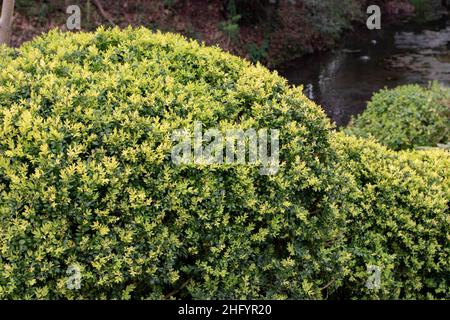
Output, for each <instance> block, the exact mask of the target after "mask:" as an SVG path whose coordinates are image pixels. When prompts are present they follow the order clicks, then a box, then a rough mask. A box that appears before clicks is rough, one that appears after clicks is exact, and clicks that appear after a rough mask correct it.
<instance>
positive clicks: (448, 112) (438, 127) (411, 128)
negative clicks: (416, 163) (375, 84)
mask: <svg viewBox="0 0 450 320" xmlns="http://www.w3.org/2000/svg"><path fill="white" fill-rule="evenodd" d="M345 131H346V132H347V133H349V134H352V135H356V136H359V137H369V136H373V137H374V138H375V139H377V140H378V141H379V142H380V143H382V144H384V145H386V146H388V147H390V148H392V149H394V150H403V149H408V148H414V147H418V146H435V145H436V144H438V143H446V142H448V141H449V140H450V137H449V136H450V89H449V88H445V87H442V86H440V85H439V84H437V83H432V84H430V86H428V87H421V86H419V85H406V86H400V87H397V88H395V89H384V90H381V91H380V92H378V93H376V94H375V95H374V96H373V97H372V99H371V101H370V102H369V103H368V105H367V109H366V110H365V111H364V112H363V113H362V114H361V115H360V116H358V117H356V118H353V119H352V121H351V123H350V125H349V126H348V128H347V129H346V130H345Z"/></svg>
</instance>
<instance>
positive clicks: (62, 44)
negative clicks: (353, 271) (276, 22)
mask: <svg viewBox="0 0 450 320" xmlns="http://www.w3.org/2000/svg"><path fill="white" fill-rule="evenodd" d="M8 56H9V57H10V60H9V61H8V63H5V64H4V65H3V68H0V298H31V299H44V298H45V299H57V298H69V299H72V298H78V299H83V298H124V299H126V298H133V299H140V298H151V299H159V298H164V297H165V298H322V297H323V295H322V293H323V292H325V288H327V290H332V289H333V288H335V287H337V286H338V285H339V283H340V280H341V279H342V276H343V275H344V274H345V271H344V270H341V268H340V267H339V266H343V265H345V263H346V261H347V260H348V257H347V254H346V252H345V251H343V250H342V246H341V241H340V240H339V239H341V238H342V233H343V230H344V229H343V227H342V223H343V217H342V211H340V210H339V208H337V207H336V206H335V205H334V203H335V201H337V200H339V199H340V197H343V195H341V194H339V191H340V190H338V188H337V183H336V181H338V177H337V176H336V174H335V173H334V172H333V170H330V168H331V167H330V161H331V160H330V159H331V158H330V157H329V150H331V149H330V145H329V131H330V124H329V121H328V119H327V118H326V117H325V115H324V113H323V111H322V110H321V109H320V108H319V107H317V106H316V105H314V103H312V102H311V101H309V100H308V99H307V98H306V97H305V96H304V95H303V94H302V93H301V88H290V87H289V86H288V85H287V83H286V80H284V79H283V78H281V77H279V76H277V75H276V74H275V73H271V72H270V71H268V70H267V69H265V68H264V67H261V66H259V65H256V66H255V65H251V64H250V63H249V62H246V61H244V60H241V59H239V58H237V57H233V56H231V55H229V54H226V53H224V52H222V51H220V50H219V49H217V48H211V47H205V46H203V45H199V44H198V43H196V42H193V41H186V40H185V39H184V38H182V37H181V36H177V35H172V34H161V33H152V32H150V31H148V30H146V29H144V28H141V29H130V28H129V29H126V30H122V31H121V30H119V29H112V30H104V29H99V30H98V31H97V32H95V33H76V34H74V33H60V32H57V31H52V32H50V33H49V34H46V35H44V36H42V37H39V38H37V39H35V40H33V41H32V42H29V43H26V44H24V45H23V46H22V47H21V48H20V49H18V50H17V51H16V52H15V53H14V57H12V56H11V55H10V53H8ZM194 121H201V122H202V123H203V124H204V125H205V127H209V128H213V127H214V128H219V129H220V130H224V129H227V128H243V129H246V128H254V129H256V130H258V129H260V128H270V129H279V130H280V146H281V149H280V162H281V164H280V170H279V172H278V174H277V175H273V176H264V175H260V174H259V168H258V167H255V166H235V165H220V166H197V165H183V166H176V165H174V164H173V163H172V161H171V159H170V151H171V148H172V146H173V143H172V141H171V134H172V132H173V130H175V129H180V128H191V127H192V123H193V122H194ZM341 200H342V199H341ZM336 239H337V240H336ZM71 265H76V266H77V267H78V268H80V270H81V275H82V278H81V287H80V288H79V289H78V290H76V289H69V288H68V287H67V278H68V274H67V271H68V268H69V267H70V266H71Z"/></svg>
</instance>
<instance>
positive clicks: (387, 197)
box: [333, 134, 450, 299]
mask: <svg viewBox="0 0 450 320" xmlns="http://www.w3.org/2000/svg"><path fill="white" fill-rule="evenodd" d="M333 146H334V149H335V150H336V153H337V156H338V159H339V161H338V167H337V169H336V171H337V172H341V176H342V180H343V187H342V192H343V193H345V194H346V199H345V201H346V203H345V208H346V209H347V210H348V211H347V213H346V225H347V230H346V247H347V249H346V250H348V254H349V255H350V256H351V262H350V263H349V264H348V265H347V267H348V268H349V269H350V270H351V272H350V273H348V277H347V278H346V279H345V280H344V285H343V286H342V287H341V288H339V290H338V291H336V292H334V293H333V297H335V298H365V299H367V298H372V299H374V298H379V299H446V298H447V299H448V297H449V296H450V211H449V201H450V153H449V152H446V151H443V150H439V149H435V150H427V151H402V152H394V151H391V150H389V149H387V148H386V147H384V146H381V145H379V144H378V143H376V142H375V141H374V140H368V139H359V138H355V137H348V136H345V135H343V134H337V135H336V136H335V138H334V142H333ZM368 266H376V267H379V270H380V273H379V274H380V282H379V288H377V287H373V286H372V288H371V289H369V288H370V286H369V287H367V286H366V285H368V283H367V281H368V280H369V275H373V274H372V273H371V272H368V270H367V268H368Z"/></svg>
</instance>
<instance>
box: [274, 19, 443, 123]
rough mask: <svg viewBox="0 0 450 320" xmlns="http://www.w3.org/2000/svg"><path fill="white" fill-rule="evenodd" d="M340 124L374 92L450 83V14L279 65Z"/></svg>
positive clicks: (373, 33)
mask: <svg viewBox="0 0 450 320" xmlns="http://www.w3.org/2000/svg"><path fill="white" fill-rule="evenodd" d="M278 72H279V73H280V74H281V75H283V76H284V77H286V78H287V79H288V80H289V82H290V83H291V84H295V85H303V86H304V92H305V94H306V95H307V96H308V97H309V98H310V99H312V100H314V101H315V102H316V103H318V104H320V105H321V106H322V107H323V108H324V110H325V111H326V113H327V115H328V116H329V117H330V118H331V119H332V120H333V121H334V122H335V123H336V124H337V125H338V126H343V125H346V124H347V123H348V122H349V121H350V118H351V116H352V115H356V114H359V113H361V112H362V111H363V110H364V109H365V107H366V105H367V101H368V100H370V97H371V96H372V95H373V93H374V92H376V91H379V90H380V89H382V88H384V87H387V88H392V87H396V86H398V85H403V84H412V83H418V84H421V85H427V84H428V83H429V81H431V80H436V81H438V82H440V83H441V84H443V85H446V86H450V18H449V17H447V18H445V19H441V20H439V21H435V22H432V23H422V24H412V25H411V24H400V25H391V26H389V27H386V28H382V29H381V30H374V31H367V32H365V33H362V34H359V35H352V37H351V39H346V40H345V41H344V46H343V47H341V48H338V49H335V50H333V51H330V52H325V53H318V54H311V55H309V56H305V57H303V58H300V59H297V60H294V61H291V62H289V63H287V64H286V65H284V66H283V67H281V68H279V69H278Z"/></svg>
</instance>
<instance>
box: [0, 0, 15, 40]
mask: <svg viewBox="0 0 450 320" xmlns="http://www.w3.org/2000/svg"><path fill="white" fill-rule="evenodd" d="M13 12H14V0H3V4H2V15H1V16H0V44H2V43H4V44H6V45H9V41H10V40H11V31H12V27H11V23H12V16H13Z"/></svg>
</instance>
